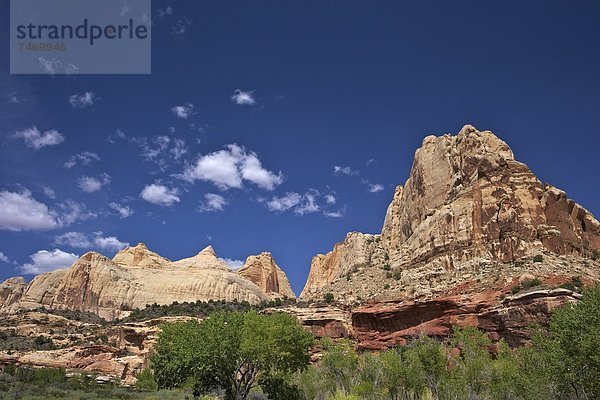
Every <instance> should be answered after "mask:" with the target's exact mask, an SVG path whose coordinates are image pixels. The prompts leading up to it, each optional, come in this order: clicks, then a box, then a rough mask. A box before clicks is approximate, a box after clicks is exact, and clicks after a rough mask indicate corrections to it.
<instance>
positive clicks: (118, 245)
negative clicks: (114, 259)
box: [94, 232, 129, 251]
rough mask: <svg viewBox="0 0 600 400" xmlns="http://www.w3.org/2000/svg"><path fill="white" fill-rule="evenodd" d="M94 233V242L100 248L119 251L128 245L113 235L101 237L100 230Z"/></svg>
mask: <svg viewBox="0 0 600 400" xmlns="http://www.w3.org/2000/svg"><path fill="white" fill-rule="evenodd" d="M95 235H96V236H95V237H94V244H95V245H96V246H97V247H99V248H101V249H102V250H108V251H119V250H122V249H124V248H125V247H127V246H129V243H128V242H121V241H120V240H119V239H117V238H116V237H115V236H107V237H103V236H101V235H102V232H96V233H95Z"/></svg>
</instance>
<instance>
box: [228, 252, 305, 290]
mask: <svg viewBox="0 0 600 400" xmlns="http://www.w3.org/2000/svg"><path fill="white" fill-rule="evenodd" d="M237 273H238V274H239V275H240V276H243V277H244V278H246V279H248V280H250V281H252V282H254V283H255V284H257V285H258V287H260V288H261V289H262V290H263V291H264V292H265V293H268V294H270V295H281V296H285V297H288V298H292V299H293V298H296V295H295V294H294V292H293V291H292V287H291V286H290V282H289V281H288V278H287V276H286V275H285V272H283V271H282V270H281V268H279V266H278V265H277V264H276V263H275V260H274V259H273V255H271V253H267V252H263V253H261V254H259V255H257V256H250V257H248V258H247V259H246V262H245V263H244V265H243V266H242V268H240V269H239V270H238V272H237Z"/></svg>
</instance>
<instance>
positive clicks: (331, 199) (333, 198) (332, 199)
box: [325, 194, 337, 204]
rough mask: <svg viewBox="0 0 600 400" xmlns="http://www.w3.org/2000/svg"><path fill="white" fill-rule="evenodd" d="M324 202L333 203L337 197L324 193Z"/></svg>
mask: <svg viewBox="0 0 600 400" xmlns="http://www.w3.org/2000/svg"><path fill="white" fill-rule="evenodd" d="M325 202H326V203H327V204H335V203H336V202H337V199H336V198H335V196H334V195H332V194H327V195H325Z"/></svg>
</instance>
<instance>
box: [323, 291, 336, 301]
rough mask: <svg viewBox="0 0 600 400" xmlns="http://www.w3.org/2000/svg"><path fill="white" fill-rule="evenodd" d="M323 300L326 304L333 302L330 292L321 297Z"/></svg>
mask: <svg viewBox="0 0 600 400" xmlns="http://www.w3.org/2000/svg"><path fill="white" fill-rule="evenodd" d="M323 300H325V302H326V303H331V302H332V301H333V300H334V297H333V293H331V292H327V293H325V294H324V295H323Z"/></svg>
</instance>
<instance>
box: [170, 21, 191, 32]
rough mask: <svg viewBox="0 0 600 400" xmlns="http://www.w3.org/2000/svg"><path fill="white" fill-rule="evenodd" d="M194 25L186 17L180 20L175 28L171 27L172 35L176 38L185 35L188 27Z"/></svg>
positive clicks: (176, 22)
mask: <svg viewBox="0 0 600 400" xmlns="http://www.w3.org/2000/svg"><path fill="white" fill-rule="evenodd" d="M191 25H192V20H191V19H189V18H186V17H183V18H180V19H178V20H177V21H175V23H174V24H173V26H171V33H172V34H173V35H175V36H178V35H183V34H184V33H185V31H187V28H188V26H191Z"/></svg>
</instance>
